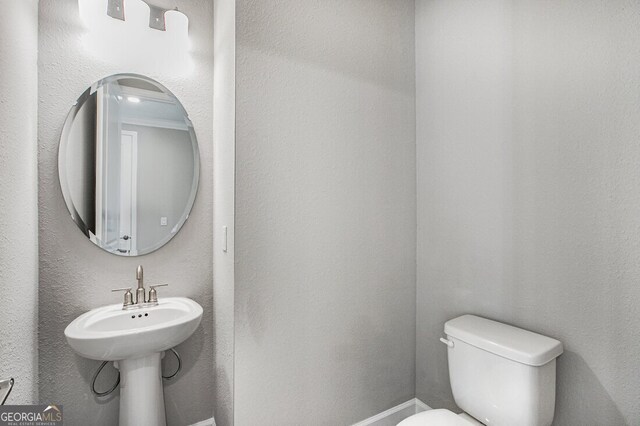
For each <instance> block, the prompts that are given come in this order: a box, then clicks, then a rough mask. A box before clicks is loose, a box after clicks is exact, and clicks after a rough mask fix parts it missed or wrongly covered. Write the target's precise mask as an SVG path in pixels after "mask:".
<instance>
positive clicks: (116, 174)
mask: <svg viewBox="0 0 640 426" xmlns="http://www.w3.org/2000/svg"><path fill="white" fill-rule="evenodd" d="M58 172H59V177H60V186H61V187H62V194H63V196H64V200H65V203H66V204H67V208H68V209H69V212H70V213H71V217H72V218H73V220H74V222H75V223H76V224H77V225H78V227H79V228H80V229H81V230H82V232H83V233H84V234H85V235H86V236H87V237H88V238H89V239H90V240H91V241H92V242H93V243H94V244H95V245H97V246H98V247H100V248H102V249H104V250H106V251H108V252H109V253H114V254H117V255H121V256H139V255H143V254H147V253H150V252H152V251H154V250H157V249H159V248H160V247H162V246H163V245H165V244H166V243H167V242H168V241H169V240H171V238H173V236H174V235H176V233H177V232H178V231H179V230H180V228H181V227H182V225H184V223H185V221H186V220H187V218H188V217H189V212H190V211H191V207H192V206H193V202H194V200H195V197H196V192H197V189H198V178H199V174H200V173H199V172H200V156H199V153H198V141H197V140H196V135H195V131H194V128H193V125H192V123H191V120H189V117H188V114H187V112H186V111H185V109H184V107H183V106H182V104H181V103H180V101H179V100H178V98H176V97H175V96H174V95H173V93H171V92H170V91H169V90H167V89H166V88H165V87H164V86H162V85H161V84H160V83H158V82H157V81H154V80H152V79H150V78H147V77H144V76H140V75H135V74H118V75H113V76H110V77H107V78H104V79H102V80H100V81H98V82H97V83H95V84H93V85H92V86H91V87H89V88H88V89H87V90H86V91H85V92H84V93H83V94H82V95H81V96H80V98H79V99H78V100H77V101H76V103H75V105H74V106H73V107H72V108H71V111H70V112H69V115H68V116H67V120H66V122H65V124H64V128H63V131H62V137H61V139H60V148H59V152H58Z"/></svg>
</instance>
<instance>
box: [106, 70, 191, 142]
mask: <svg viewBox="0 0 640 426" xmlns="http://www.w3.org/2000/svg"><path fill="white" fill-rule="evenodd" d="M112 84H118V85H119V90H118V91H117V93H118V95H117V96H116V101H117V105H118V110H119V116H120V120H121V121H122V122H124V123H129V124H138V125H146V126H153V127H165V128H171V129H176V130H188V123H189V121H188V120H187V117H186V116H185V113H184V110H183V109H182V107H181V106H180V105H179V103H178V101H177V99H176V98H175V97H173V96H172V95H171V94H169V93H165V92H163V91H161V89H159V88H158V87H156V86H153V85H151V84H150V83H148V82H145V81H143V80H138V79H123V80H118V82H117V83H112ZM158 90H160V91H158Z"/></svg>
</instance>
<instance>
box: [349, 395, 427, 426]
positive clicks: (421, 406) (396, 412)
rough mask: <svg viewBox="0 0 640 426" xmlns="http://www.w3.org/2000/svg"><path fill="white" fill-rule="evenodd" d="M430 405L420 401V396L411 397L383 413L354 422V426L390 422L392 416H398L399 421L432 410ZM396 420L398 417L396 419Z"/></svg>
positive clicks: (374, 425)
mask: <svg viewBox="0 0 640 426" xmlns="http://www.w3.org/2000/svg"><path fill="white" fill-rule="evenodd" d="M430 409H431V407H429V406H428V405H427V404H425V403H424V402H422V401H420V400H419V399H418V398H413V399H410V400H409V401H407V402H404V403H402V404H400V405H396V406H395V407H392V408H389V409H388V410H386V411H383V412H382V413H379V414H376V415H375V416H372V417H369V418H368V419H365V420H362V421H361V422H358V423H355V424H353V426H377V425H382V424H385V423H388V421H389V420H390V419H391V417H394V416H395V417H397V421H398V422H399V421H400V420H403V419H404V418H406V417H409V416H411V415H413V414H416V413H420V412H422V411H427V410H430ZM394 420H396V419H394Z"/></svg>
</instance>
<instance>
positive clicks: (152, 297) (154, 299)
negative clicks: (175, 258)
mask: <svg viewBox="0 0 640 426" xmlns="http://www.w3.org/2000/svg"><path fill="white" fill-rule="evenodd" d="M168 285H169V284H156V285H150V286H149V288H150V290H149V303H158V292H157V291H156V287H167V286H168Z"/></svg>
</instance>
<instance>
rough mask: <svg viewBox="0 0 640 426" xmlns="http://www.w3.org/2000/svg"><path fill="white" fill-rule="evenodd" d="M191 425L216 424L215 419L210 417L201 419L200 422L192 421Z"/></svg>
mask: <svg viewBox="0 0 640 426" xmlns="http://www.w3.org/2000/svg"><path fill="white" fill-rule="evenodd" d="M191 426H216V421H215V420H214V419H213V417H211V418H210V419H207V420H202V421H201V422H198V423H194V424H192V425H191Z"/></svg>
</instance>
